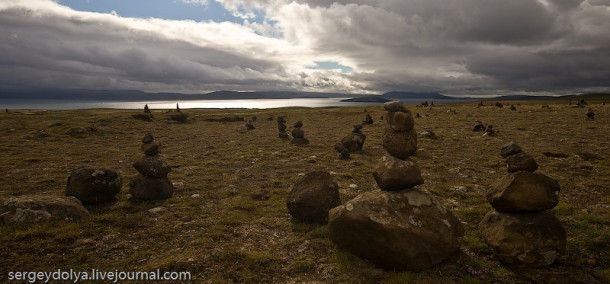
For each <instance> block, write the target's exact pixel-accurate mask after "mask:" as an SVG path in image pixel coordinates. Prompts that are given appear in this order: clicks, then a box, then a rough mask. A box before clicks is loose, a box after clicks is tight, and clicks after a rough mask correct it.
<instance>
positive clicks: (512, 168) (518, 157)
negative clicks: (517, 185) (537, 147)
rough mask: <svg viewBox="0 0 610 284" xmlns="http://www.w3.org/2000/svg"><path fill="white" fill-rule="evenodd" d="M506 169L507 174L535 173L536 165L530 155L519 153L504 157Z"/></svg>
mask: <svg viewBox="0 0 610 284" xmlns="http://www.w3.org/2000/svg"><path fill="white" fill-rule="evenodd" d="M506 167H507V168H508V172H509V173H514V172H516V171H528V172H535V171H536V170H537V169H538V163H536V160H534V158H532V157H531V156H530V155H528V154H526V153H523V152H521V153H517V154H513V155H510V156H508V157H506Z"/></svg>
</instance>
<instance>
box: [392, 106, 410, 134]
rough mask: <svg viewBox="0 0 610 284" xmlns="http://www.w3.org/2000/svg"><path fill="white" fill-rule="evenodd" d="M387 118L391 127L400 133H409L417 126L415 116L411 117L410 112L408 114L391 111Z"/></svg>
mask: <svg viewBox="0 0 610 284" xmlns="http://www.w3.org/2000/svg"><path fill="white" fill-rule="evenodd" d="M385 117H386V120H387V122H388V124H390V127H392V129H394V131H398V132H403V131H409V130H411V129H413V125H414V124H415V121H414V120H413V115H411V112H410V111H409V110H407V111H406V112H396V111H389V112H388V115H386V116H385Z"/></svg>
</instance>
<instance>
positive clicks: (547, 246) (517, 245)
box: [479, 210, 566, 266]
mask: <svg viewBox="0 0 610 284" xmlns="http://www.w3.org/2000/svg"><path fill="white" fill-rule="evenodd" d="M479 229H480V231H481V235H482V236H483V240H484V241H485V242H486V243H487V245H488V246H489V247H490V248H491V250H492V252H493V253H494V255H495V256H496V257H497V258H498V259H499V260H500V261H502V262H505V263H508V264H518V265H528V266H548V265H551V264H552V263H553V262H555V260H557V258H559V257H560V256H562V255H563V254H564V253H565V251H566V232H565V230H564V229H563V226H562V225H561V223H560V222H559V220H557V218H556V217H555V216H554V215H553V214H551V213H550V212H536V213H501V212H498V211H495V210H492V211H490V212H489V213H487V215H485V217H484V218H483V220H482V221H481V223H480V224H479Z"/></svg>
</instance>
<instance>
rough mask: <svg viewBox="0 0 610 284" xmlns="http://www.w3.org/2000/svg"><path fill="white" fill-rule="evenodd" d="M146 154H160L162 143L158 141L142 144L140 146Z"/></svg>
mask: <svg viewBox="0 0 610 284" xmlns="http://www.w3.org/2000/svg"><path fill="white" fill-rule="evenodd" d="M140 148H141V149H142V152H144V154H145V155H146V156H156V155H158V154H159V151H160V148H161V145H159V143H156V142H150V143H145V144H142V146H141V147H140Z"/></svg>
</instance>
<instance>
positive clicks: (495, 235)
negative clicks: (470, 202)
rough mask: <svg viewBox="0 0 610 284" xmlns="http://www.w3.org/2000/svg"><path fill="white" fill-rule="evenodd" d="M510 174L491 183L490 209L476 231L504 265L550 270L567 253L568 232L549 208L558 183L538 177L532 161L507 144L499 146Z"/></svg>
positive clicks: (556, 193)
mask: <svg viewBox="0 0 610 284" xmlns="http://www.w3.org/2000/svg"><path fill="white" fill-rule="evenodd" d="M500 153H501V155H502V157H504V158H505V160H506V164H507V169H508V174H507V175H506V176H504V177H503V178H501V179H500V180H498V181H497V182H495V183H494V184H492V186H491V190H490V191H489V192H488V194H487V200H488V201H489V203H490V204H491V206H492V207H493V208H494V210H491V211H489V212H488V213H487V215H485V217H484V218H483V220H482V221H481V223H480V224H479V229H480V231H481V234H482V236H483V239H484V241H485V242H486V243H487V245H488V246H489V247H490V248H491V250H492V251H493V253H494V255H495V256H496V257H497V258H498V259H499V260H500V261H502V262H505V263H508V264H519V265H529V266H548V265H551V264H552V263H553V262H555V260H557V258H559V257H560V256H561V255H562V254H564V253H565V250H566V232H565V230H564V228H563V226H562V225H561V223H560V222H559V220H557V218H556V217H555V216H554V215H553V214H552V213H550V212H549V211H548V210H549V209H551V208H553V207H555V206H556V205H557V203H558V202H559V183H557V181H555V180H553V179H551V178H549V177H547V176H545V175H543V174H539V173H535V171H536V170H537V169H538V164H537V163H536V161H535V160H534V159H533V158H532V157H531V156H529V155H528V154H526V153H524V152H523V151H522V150H521V147H519V145H517V144H516V143H514V142H510V143H508V144H506V145H504V146H503V147H502V150H501V152H500Z"/></svg>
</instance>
